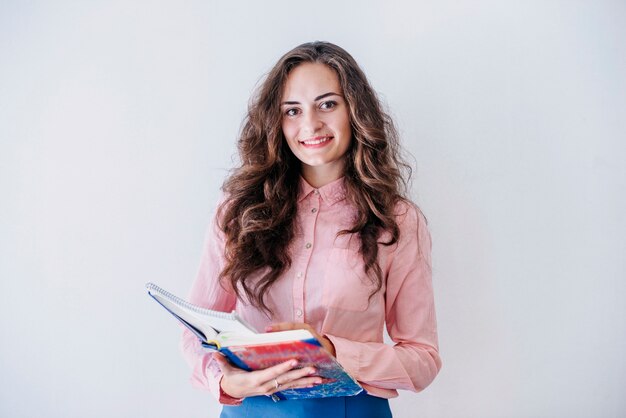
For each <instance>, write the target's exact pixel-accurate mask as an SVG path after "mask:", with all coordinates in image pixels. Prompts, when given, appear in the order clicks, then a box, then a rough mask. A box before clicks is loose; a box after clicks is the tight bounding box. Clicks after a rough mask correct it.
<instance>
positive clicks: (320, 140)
mask: <svg viewBox="0 0 626 418" xmlns="http://www.w3.org/2000/svg"><path fill="white" fill-rule="evenodd" d="M328 140H330V138H329V137H326V138H322V139H315V140H312V141H302V143H303V144H306V145H317V144H321V143H322V142H326V141H328Z"/></svg>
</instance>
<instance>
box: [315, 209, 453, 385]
mask: <svg viewBox="0 0 626 418" xmlns="http://www.w3.org/2000/svg"><path fill="white" fill-rule="evenodd" d="M399 226H400V231H401V232H400V233H401V236H400V239H399V242H398V245H397V247H396V249H395V250H394V251H393V253H392V254H391V255H390V260H389V264H388V267H387V269H385V270H386V271H387V272H388V273H387V281H386V294H385V304H386V306H385V321H386V325H387V331H388V333H389V336H390V337H391V339H392V340H393V341H394V343H395V344H394V345H393V346H392V345H388V344H383V343H376V342H356V341H351V340H349V339H346V338H342V337H338V336H333V335H326V336H327V337H328V338H329V339H330V340H331V341H332V343H333V345H334V347H335V351H336V353H337V359H338V360H339V362H340V363H341V364H342V365H343V366H344V367H345V368H346V369H347V370H348V371H349V372H350V373H351V374H352V375H353V376H354V377H355V378H356V379H357V380H359V381H361V382H363V383H366V384H368V385H371V386H374V387H378V388H384V389H407V390H412V391H416V392H417V391H420V390H423V389H424V388H426V386H428V385H429V384H430V383H431V382H432V381H433V380H434V378H435V376H436V375H437V373H438V372H439V370H440V368H441V359H440V357H439V352H438V341H437V324H436V318H435V308H434V298H433V288H432V269H431V257H430V253H431V239H430V234H429V232H428V228H427V225H426V220H425V219H424V217H423V215H422V214H421V213H420V212H418V210H417V209H416V208H413V207H412V206H411V207H409V209H408V212H407V215H406V217H405V218H404V219H403V220H402V222H401V223H400V225H399ZM381 267H382V266H381Z"/></svg>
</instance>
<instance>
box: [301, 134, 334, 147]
mask: <svg viewBox="0 0 626 418" xmlns="http://www.w3.org/2000/svg"><path fill="white" fill-rule="evenodd" d="M331 139H333V137H332V136H330V135H326V136H316V137H313V138H307V139H305V140H303V141H298V142H300V143H301V144H302V145H304V146H309V147H311V146H319V145H324V144H326V143H327V142H329V141H330V140H331Z"/></svg>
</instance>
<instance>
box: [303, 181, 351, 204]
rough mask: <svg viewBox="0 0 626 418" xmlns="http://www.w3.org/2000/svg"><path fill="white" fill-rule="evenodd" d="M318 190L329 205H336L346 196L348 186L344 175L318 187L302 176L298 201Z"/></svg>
mask: <svg viewBox="0 0 626 418" xmlns="http://www.w3.org/2000/svg"><path fill="white" fill-rule="evenodd" d="M315 192H318V193H319V195H320V196H321V197H322V200H324V202H326V203H327V204H328V205H329V206H330V205H334V204H335V203H337V202H339V201H340V200H343V199H345V198H346V187H345V184H344V177H341V178H339V179H337V180H335V181H333V182H330V183H328V184H326V185H324V186H322V187H320V188H318V189H316V188H315V187H313V186H311V185H310V184H309V183H308V182H307V181H306V180H305V179H304V177H302V176H300V191H299V193H298V202H301V201H302V200H304V199H305V198H306V197H307V196H309V195H310V194H311V193H315Z"/></svg>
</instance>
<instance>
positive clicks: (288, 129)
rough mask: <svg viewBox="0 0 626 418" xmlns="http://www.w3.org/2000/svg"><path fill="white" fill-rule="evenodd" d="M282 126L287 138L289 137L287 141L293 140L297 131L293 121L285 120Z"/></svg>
mask: <svg viewBox="0 0 626 418" xmlns="http://www.w3.org/2000/svg"><path fill="white" fill-rule="evenodd" d="M281 127H282V130H283V135H284V136H285V139H287V141H292V140H293V139H294V137H295V136H296V133H297V130H296V128H295V126H293V124H292V123H289V122H283V123H282V126H281Z"/></svg>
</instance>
